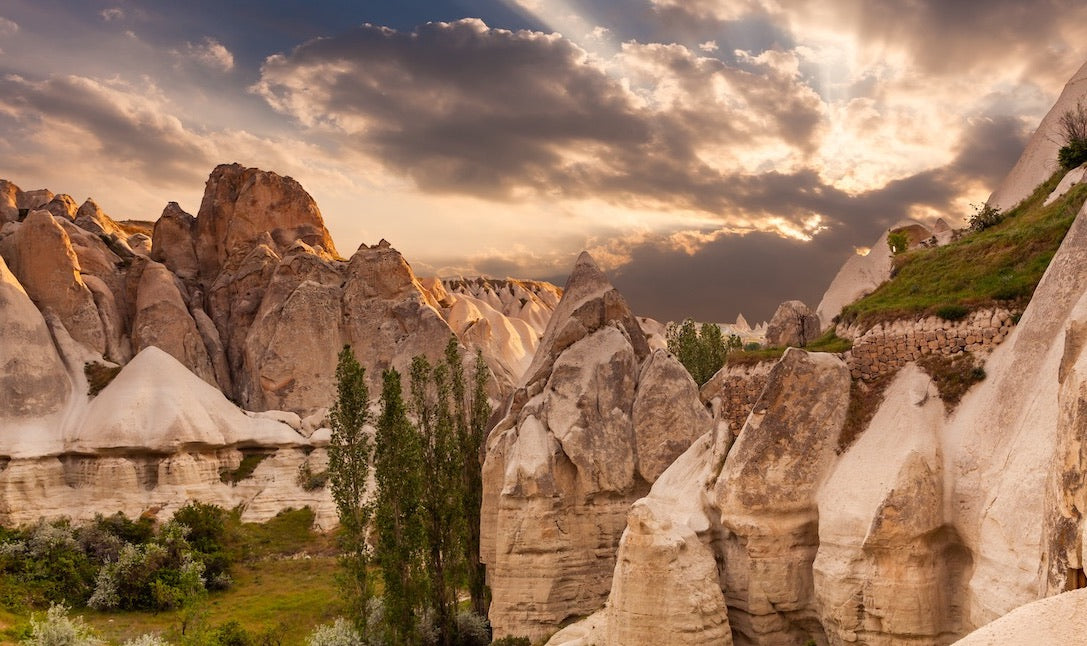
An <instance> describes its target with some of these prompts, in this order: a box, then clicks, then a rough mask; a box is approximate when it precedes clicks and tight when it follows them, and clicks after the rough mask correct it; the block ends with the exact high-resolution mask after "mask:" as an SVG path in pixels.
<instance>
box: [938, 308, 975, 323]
mask: <svg viewBox="0 0 1087 646" xmlns="http://www.w3.org/2000/svg"><path fill="white" fill-rule="evenodd" d="M969 313H970V310H969V309H967V308H966V307H965V306H963V305H941V306H940V307H937V308H936V312H935V314H936V316H939V317H940V318H942V319H943V320H945V321H958V320H960V319H962V318H963V317H965V316H966V315H967V314H969Z"/></svg>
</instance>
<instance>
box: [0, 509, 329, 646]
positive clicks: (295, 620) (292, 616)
mask: <svg viewBox="0 0 1087 646" xmlns="http://www.w3.org/2000/svg"><path fill="white" fill-rule="evenodd" d="M313 520H314V514H313V511H311V510H310V509H308V508H304V509H297V510H288V511H284V512H282V513H280V514H279V515H277V516H276V517H275V518H272V519H271V520H269V521H268V522H265V523H242V522H241V521H240V520H239V514H238V513H236V512H235V513H232V514H230V516H229V517H228V520H227V531H228V535H229V539H228V543H229V547H228V549H229V550H230V551H231V552H232V553H233V557H232V561H233V562H234V565H233V566H232V568H231V577H232V579H233V584H232V585H231V586H230V588H228V589H227V590H224V591H222V592H216V593H213V594H210V595H208V597H207V598H206V601H205V602H204V605H203V610H204V611H205V612H206V617H205V621H206V622H207V624H208V625H209V626H212V627H215V626H220V625H222V624H224V623H227V622H229V621H237V622H238V623H239V624H241V625H242V626H243V627H244V628H245V629H246V630H247V631H249V633H251V634H252V635H260V634H261V633H264V632H268V631H271V632H273V633H274V634H276V635H277V636H278V637H279V638H280V643H282V644H303V643H305V638H306V636H307V635H308V634H309V633H310V632H312V631H313V629H314V628H315V627H316V626H318V625H320V624H323V623H328V622H330V621H332V620H333V619H334V618H335V617H336V616H338V615H342V614H343V612H344V608H343V605H342V603H341V601H340V594H339V590H338V588H337V585H336V575H337V573H338V572H339V566H338V563H337V556H336V546H335V537H334V536H332V535H331V534H325V533H319V532H315V531H314V530H313V528H312V527H313ZM40 610H41V609H39V611H40ZM71 614H72V615H82V616H83V618H84V619H85V620H86V621H87V623H89V624H91V625H92V626H93V627H94V628H95V630H97V631H98V632H99V633H100V634H101V636H102V637H104V638H105V639H107V640H108V642H109V643H116V644H119V643H121V642H123V641H125V640H127V639H131V638H133V637H138V636H139V635H142V634H144V633H164V634H167V635H169V634H170V632H171V631H174V630H176V629H177V627H178V626H180V622H181V613H180V612H179V611H169V612H137V611H132V612H96V611H93V610H90V609H87V608H76V609H73V610H72V611H71ZM29 619H30V610H29V609H23V608H18V609H15V610H12V609H0V644H17V643H18V639H19V637H20V636H21V635H22V633H23V631H24V630H25V628H26V627H27V625H28V623H29Z"/></svg>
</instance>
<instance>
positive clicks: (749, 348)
mask: <svg viewBox="0 0 1087 646" xmlns="http://www.w3.org/2000/svg"><path fill="white" fill-rule="evenodd" d="M760 348H762V346H761V345H759V344H758V343H757V342H755V341H751V342H748V343H745V344H744V352H754V351H755V350H758V349H760Z"/></svg>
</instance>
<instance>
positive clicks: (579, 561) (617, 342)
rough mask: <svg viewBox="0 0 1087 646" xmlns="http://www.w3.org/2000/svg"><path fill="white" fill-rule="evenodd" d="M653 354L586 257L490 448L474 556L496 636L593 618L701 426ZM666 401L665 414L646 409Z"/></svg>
mask: <svg viewBox="0 0 1087 646" xmlns="http://www.w3.org/2000/svg"><path fill="white" fill-rule="evenodd" d="M648 357H649V346H648V344H647V343H646V339H645V335H644V334H643V333H642V330H641V328H640V327H639V326H638V323H637V320H636V319H635V318H634V316H633V314H632V313H631V311H630V308H629V307H628V306H627V304H626V302H625V301H624V300H623V298H622V296H620V295H619V293H618V292H617V291H616V290H615V289H614V288H613V287H612V286H611V284H610V283H609V282H608V280H607V278H606V277H605V276H604V274H603V273H602V272H601V271H600V270H599V269H598V268H597V267H596V265H595V263H593V261H592V258H590V257H589V255H588V254H582V255H581V257H580V258H578V261H577V265H576V266H575V267H574V271H573V273H571V275H570V279H569V281H568V282H567V284H566V287H565V288H564V292H563V297H562V300H561V301H560V302H559V304H558V307H557V308H556V310H555V313H554V315H553V316H552V318H551V321H550V322H549V323H548V326H547V331H546V333H545V334H544V338H543V340H542V342H541V344H540V348H539V350H538V351H537V353H536V356H535V358H534V360H533V362H532V366H531V367H530V368H529V370H528V372H527V373H526V377H525V379H524V381H523V386H522V387H521V388H519V389H518V390H517V391H516V392H515V393H514V394H513V395H512V396H511V399H510V401H509V402H508V404H507V412H506V415H505V417H504V418H503V419H502V421H500V422H499V424H498V425H497V426H496V428H495V430H494V431H492V433H491V437H490V438H489V440H488V447H487V458H486V463H485V465H484V472H483V478H484V502H483V528H482V529H483V549H482V551H483V559H484V561H485V562H486V563H487V565H488V576H489V578H490V585H491V590H492V594H493V602H492V605H491V622H492V624H493V626H494V628H495V631H496V634H498V635H528V636H529V637H530V638H533V639H539V638H541V637H544V636H546V635H548V634H550V633H552V632H554V631H555V630H556V629H557V628H558V627H559V626H560V625H561V624H562V623H563V622H564V621H565V620H566V619H568V618H569V617H573V616H578V615H586V614H589V613H591V612H593V611H595V610H597V609H599V608H600V607H601V606H602V605H603V602H604V600H605V599H606V597H607V595H608V590H609V588H610V583H611V572H612V569H613V567H614V565H615V551H616V548H617V546H618V543H619V537H620V535H621V533H622V531H623V527H624V526H625V524H626V513H627V510H628V508H629V506H630V504H631V503H632V502H633V501H634V500H636V499H637V498H639V497H640V496H642V495H644V494H645V493H646V492H647V491H648V488H649V485H650V484H651V481H652V478H655V477H656V475H657V474H659V473H660V471H661V470H663V468H664V467H663V466H662V465H666V464H668V463H670V462H671V461H672V460H674V459H675V458H676V457H677V456H678V455H679V454H680V453H681V452H682V451H683V450H685V449H686V448H687V446H689V445H690V443H691V441H693V439H694V438H696V437H698V436H700V435H702V434H703V433H705V432H706V431H707V430H709V427H710V423H711V421H710V417H709V415H708V414H707V413H706V411H705V409H704V408H703V407H702V406H701V404H700V403H699V401H698V392H697V388H696V387H695V385H694V382H693V381H691V378H690V376H688V375H687V374H686V372H685V371H683V369H682V367H681V366H679V365H678V363H675V359H673V358H671V357H670V356H668V355H667V354H665V353H660V355H659V356H657V355H654V356H653V359H651V360H650V361H649V362H646V361H645V360H646V359H647V358H648ZM646 363H648V366H647V367H645V368H643V365H644V364H646ZM662 398H668V399H671V400H672V402H671V403H672V405H673V406H674V408H673V410H672V411H671V413H670V415H671V416H669V415H665V416H662V415H658V414H657V413H655V412H651V411H650V410H649V408H650V407H651V405H652V402H656V401H659V400H661V399H662ZM639 401H642V402H643V406H639V405H638V402H639ZM672 416H674V417H672ZM643 454H644V455H643Z"/></svg>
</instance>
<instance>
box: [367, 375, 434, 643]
mask: <svg viewBox="0 0 1087 646" xmlns="http://www.w3.org/2000/svg"><path fill="white" fill-rule="evenodd" d="M375 445H376V446H375V449H374V480H375V482H376V485H377V488H376V491H375V495H374V519H373V523H374V534H375V539H376V540H375V546H374V561H375V563H376V564H377V566H378V568H379V569H380V570H381V576H382V582H383V583H384V595H383V599H384V604H385V627H384V629H385V634H386V637H387V640H388V641H389V643H392V644H415V643H418V642H419V633H418V623H419V622H418V620H419V612H420V611H421V609H422V608H423V607H424V606H425V603H424V601H425V600H424V598H423V595H424V593H425V590H426V571H425V570H424V569H423V563H422V555H423V539H424V536H423V524H422V514H421V513H420V492H421V489H422V486H423V484H422V479H423V478H424V473H423V468H422V446H421V445H420V437H419V434H418V433H417V432H416V430H415V427H414V426H413V425H412V423H411V421H410V420H409V419H408V415H407V409H406V407H405V404H404V398H403V393H402V390H401V385H400V373H399V372H397V371H396V370H394V369H391V368H390V369H389V370H386V371H385V372H384V373H383V374H382V387H381V415H380V417H379V418H378V420H377V434H376V436H375Z"/></svg>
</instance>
